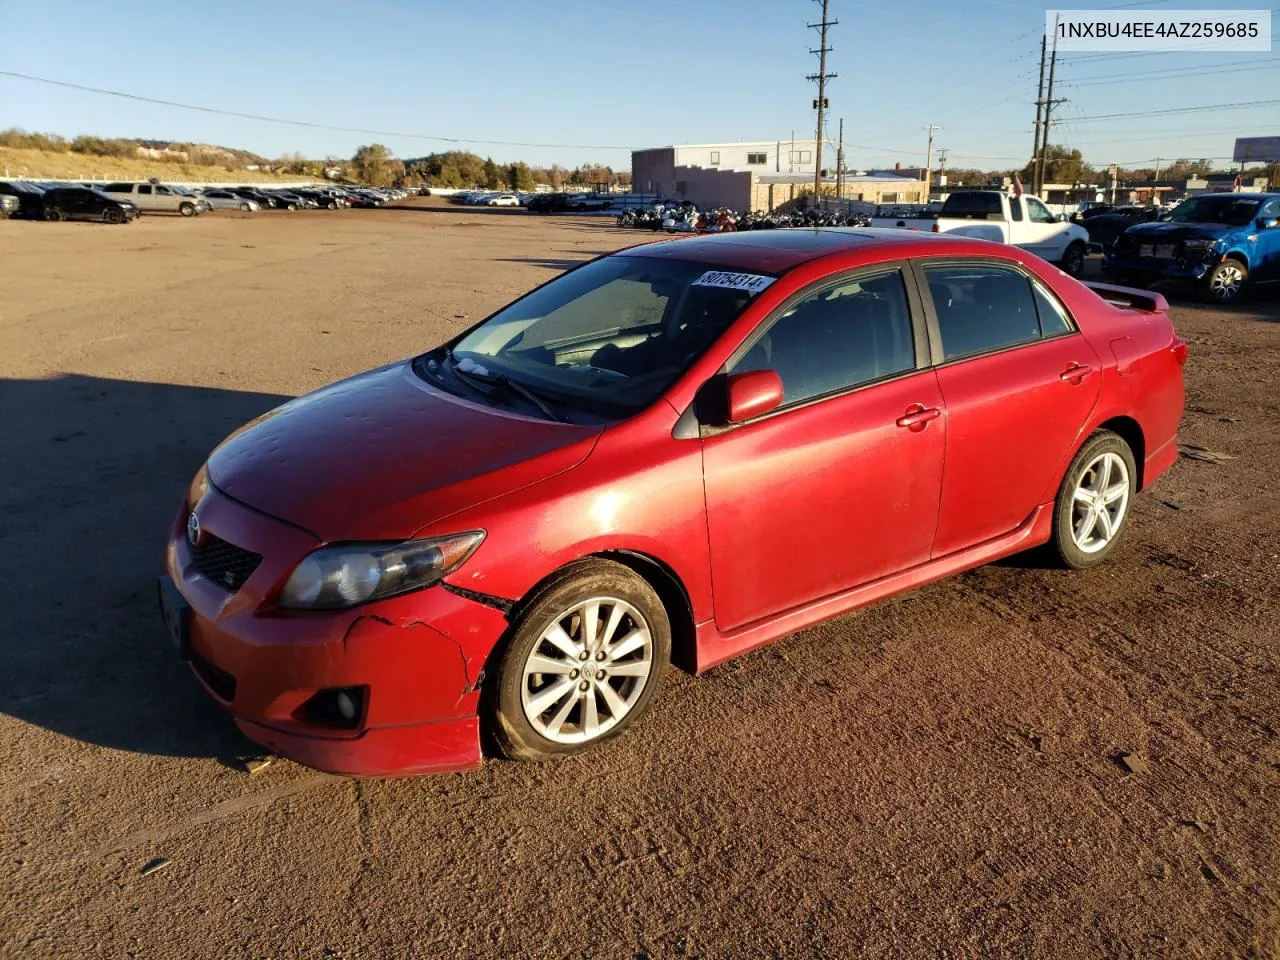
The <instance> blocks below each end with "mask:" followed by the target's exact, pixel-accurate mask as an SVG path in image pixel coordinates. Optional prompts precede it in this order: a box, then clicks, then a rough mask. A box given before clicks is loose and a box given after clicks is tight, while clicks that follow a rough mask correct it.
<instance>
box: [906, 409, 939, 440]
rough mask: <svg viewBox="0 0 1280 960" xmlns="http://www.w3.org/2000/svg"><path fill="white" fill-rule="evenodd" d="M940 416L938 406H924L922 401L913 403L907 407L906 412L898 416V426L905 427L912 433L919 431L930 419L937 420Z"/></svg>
mask: <svg viewBox="0 0 1280 960" xmlns="http://www.w3.org/2000/svg"><path fill="white" fill-rule="evenodd" d="M940 416H942V410H941V409H940V408H938V407H926V406H925V405H924V404H923V403H913V404H912V405H911V406H909V407H907V412H906V413H905V414H904V415H903V416H901V417H899V418H898V426H900V427H906V428H907V429H908V430H910V431H911V432H912V433H919V432H920V431H921V430H923V429H924V428H925V427H927V426H928V425H929V421H930V420H937V419H938V418H939V417H940Z"/></svg>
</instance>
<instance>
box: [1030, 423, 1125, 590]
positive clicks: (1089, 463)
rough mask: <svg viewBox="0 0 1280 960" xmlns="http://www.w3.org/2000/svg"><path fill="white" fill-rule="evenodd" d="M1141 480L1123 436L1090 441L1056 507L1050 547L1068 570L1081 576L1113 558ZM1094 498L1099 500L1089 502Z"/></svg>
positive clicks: (1102, 434)
mask: <svg viewBox="0 0 1280 960" xmlns="http://www.w3.org/2000/svg"><path fill="white" fill-rule="evenodd" d="M1117 473H1120V474H1123V476H1119V477H1118V476H1117ZM1137 478H1138V468H1137V465H1136V464H1135V462H1134V459H1133V451H1132V450H1130V449H1129V445H1128V444H1127V443H1125V442H1124V440H1123V439H1122V438H1121V437H1120V436H1119V435H1118V434H1115V433H1112V432H1111V431H1110V430H1098V431H1096V432H1095V433H1094V434H1093V436H1091V437H1090V438H1089V439H1088V440H1087V441H1085V445H1084V446H1083V447H1081V448H1080V452H1079V453H1077V454H1076V455H1075V458H1074V459H1072V461H1071V466H1070V467H1068V468H1067V475H1066V476H1065V477H1063V478H1062V486H1061V487H1059V488H1058V496H1057V499H1056V500H1055V501H1054V505H1053V534H1052V537H1051V540H1050V543H1051V545H1052V548H1053V550H1054V552H1055V553H1056V554H1057V557H1058V560H1059V561H1061V563H1062V564H1063V566H1066V567H1070V568H1072V569H1074V570H1082V569H1084V568H1085V567H1092V566H1094V565H1096V564H1099V563H1101V562H1102V561H1103V560H1105V559H1106V558H1107V557H1108V556H1109V555H1110V554H1111V551H1112V550H1114V549H1115V548H1116V544H1117V543H1119V542H1120V541H1121V539H1123V537H1124V533H1125V531H1126V530H1127V529H1128V528H1129V516H1130V514H1131V512H1132V510H1131V508H1132V506H1133V496H1134V494H1135V493H1136V492H1137ZM1090 495H1092V496H1095V497H1099V498H1100V499H1096V500H1093V501H1090V500H1089V499H1087V498H1089V497H1090ZM1099 508H1101V509H1102V511H1103V513H1105V520H1104V519H1103V517H1102V514H1100V513H1099ZM1090 515H1092V516H1093V518H1094V519H1093V522H1092V524H1090V523H1089V517H1090Z"/></svg>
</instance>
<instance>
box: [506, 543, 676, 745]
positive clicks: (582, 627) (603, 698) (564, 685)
mask: <svg viewBox="0 0 1280 960" xmlns="http://www.w3.org/2000/svg"><path fill="white" fill-rule="evenodd" d="M670 660H671V624H670V621H669V620H668V618H667V612H666V610H665V609H664V607H663V605H662V601H661V600H660V599H659V598H658V595H657V593H655V592H654V589H653V588H652V587H651V586H650V585H649V584H648V583H646V582H645V581H644V580H642V579H640V578H639V577H638V576H636V575H635V574H634V573H632V572H631V571H630V570H629V569H627V568H626V567H624V566H622V565H621V564H618V563H613V562H611V561H608V560H585V561H582V562H580V563H575V564H572V565H571V566H569V567H566V568H565V569H564V570H562V571H561V572H560V573H559V574H557V575H556V576H555V577H553V578H552V579H551V580H550V581H549V582H548V583H547V584H546V585H545V586H543V587H542V588H540V589H539V590H538V592H537V593H536V594H535V595H534V596H533V597H532V598H531V600H530V602H529V604H528V605H527V607H526V608H525V611H524V613H523V614H521V615H520V617H519V618H518V620H517V621H516V624H515V626H514V627H513V628H512V631H511V633H510V634H509V638H508V640H507V642H506V644H505V649H504V650H503V652H502V653H501V657H500V661H499V665H498V669H497V671H496V674H495V675H494V677H493V680H492V687H491V689H490V690H489V691H486V696H487V710H486V713H487V718H486V719H487V723H488V729H489V732H490V733H491V734H492V737H493V739H494V740H495V741H496V743H497V745H498V747H499V748H500V750H501V751H502V753H503V754H504V755H506V756H507V757H510V758H512V759H517V760H542V759H547V758H550V757H556V756H564V755H568V754H574V753H581V752H583V751H585V750H587V749H589V748H590V747H592V746H594V745H595V744H596V743H599V742H602V741H604V740H608V739H609V738H611V737H615V736H617V735H618V734H619V733H621V732H622V731H623V730H625V729H626V728H627V727H628V726H629V725H631V724H632V723H634V722H635V721H636V720H637V719H638V718H639V717H640V716H641V715H642V714H643V713H644V712H645V710H646V709H647V708H648V706H649V704H650V703H651V702H652V701H653V697H654V695H655V693H656V692H657V690H658V685H659V683H660V681H661V679H662V674H663V672H664V671H665V670H666V667H667V664H668V663H669V662H670Z"/></svg>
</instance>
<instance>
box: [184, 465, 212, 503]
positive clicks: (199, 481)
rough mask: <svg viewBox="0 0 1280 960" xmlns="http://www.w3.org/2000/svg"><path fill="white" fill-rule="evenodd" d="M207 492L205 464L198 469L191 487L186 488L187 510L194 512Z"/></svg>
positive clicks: (207, 482) (207, 483)
mask: <svg viewBox="0 0 1280 960" xmlns="http://www.w3.org/2000/svg"><path fill="white" fill-rule="evenodd" d="M208 492H209V465H208V464H207V463H206V464H204V465H203V466H201V467H200V471H199V472H198V473H197V474H196V475H195V478H194V479H193V480H192V481H191V485H190V486H189V487H187V509H188V510H194V509H195V508H196V506H197V504H199V503H200V501H201V500H203V499H204V495H205V494H206V493H208Z"/></svg>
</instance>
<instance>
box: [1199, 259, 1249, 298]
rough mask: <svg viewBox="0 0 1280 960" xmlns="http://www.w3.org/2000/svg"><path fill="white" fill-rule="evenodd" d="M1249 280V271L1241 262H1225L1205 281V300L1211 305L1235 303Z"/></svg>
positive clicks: (1214, 269)
mask: <svg viewBox="0 0 1280 960" xmlns="http://www.w3.org/2000/svg"><path fill="white" fill-rule="evenodd" d="M1248 278H1249V271H1248V270H1247V269H1246V268H1245V265H1244V264H1243V263H1241V262H1240V261H1239V260H1223V261H1222V262H1221V263H1220V264H1218V265H1217V266H1216V267H1214V268H1213V270H1212V271H1211V272H1210V274H1209V276H1208V278H1207V279H1206V281H1205V290H1204V292H1205V299H1206V300H1208V301H1209V302H1210V303H1233V302H1234V301H1235V300H1237V299H1238V298H1239V296H1240V292H1241V291H1242V290H1243V289H1244V282H1245V280H1247V279H1248Z"/></svg>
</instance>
